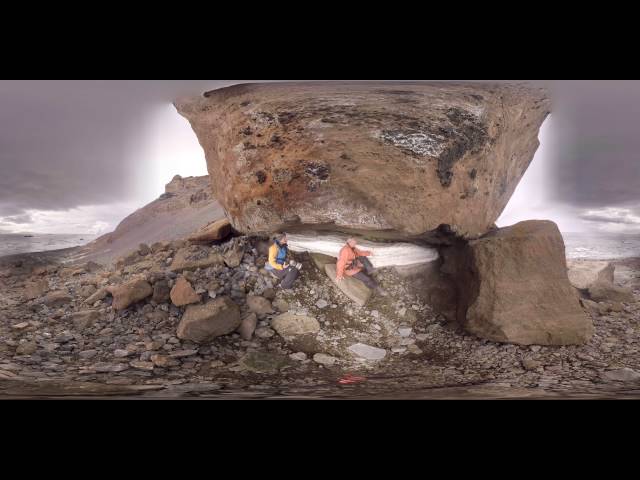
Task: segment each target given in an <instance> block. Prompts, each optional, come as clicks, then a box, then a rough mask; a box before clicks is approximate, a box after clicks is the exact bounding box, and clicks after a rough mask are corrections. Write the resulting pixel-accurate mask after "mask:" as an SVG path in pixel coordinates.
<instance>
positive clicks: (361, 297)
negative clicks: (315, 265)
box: [324, 263, 373, 306]
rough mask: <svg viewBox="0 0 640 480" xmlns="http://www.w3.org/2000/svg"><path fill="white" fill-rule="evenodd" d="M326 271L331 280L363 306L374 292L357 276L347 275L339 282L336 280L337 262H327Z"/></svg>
mask: <svg viewBox="0 0 640 480" xmlns="http://www.w3.org/2000/svg"><path fill="white" fill-rule="evenodd" d="M324 271H325V272H326V274H327V275H328V276H329V278H330V279H331V281H332V282H333V283H334V284H335V285H336V286H337V287H338V288H339V289H340V290H341V291H342V293H344V294H345V295H346V296H347V297H349V298H350V299H351V300H353V301H354V302H355V303H357V304H358V305H360V306H363V305H364V304H365V303H367V301H368V300H369V299H370V298H371V294H372V293H373V292H372V291H371V289H370V288H369V287H367V286H366V285H365V284H364V283H362V282H361V281H360V280H358V279H356V278H353V277H347V276H346V275H345V277H344V280H342V281H341V282H340V283H338V281H337V280H336V265H335V264H331V263H328V264H326V265H325V266H324Z"/></svg>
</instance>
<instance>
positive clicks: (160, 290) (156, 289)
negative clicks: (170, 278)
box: [151, 280, 171, 303]
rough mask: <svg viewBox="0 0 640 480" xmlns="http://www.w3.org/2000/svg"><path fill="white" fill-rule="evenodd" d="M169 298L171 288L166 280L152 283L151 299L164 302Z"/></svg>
mask: <svg viewBox="0 0 640 480" xmlns="http://www.w3.org/2000/svg"><path fill="white" fill-rule="evenodd" d="M170 299H171V288H169V283H168V282H167V281H166V280H158V281H157V282H156V283H154V284H153V296H152V297H151V300H153V301H154V302H156V303H166V302H168V301H169V300H170Z"/></svg>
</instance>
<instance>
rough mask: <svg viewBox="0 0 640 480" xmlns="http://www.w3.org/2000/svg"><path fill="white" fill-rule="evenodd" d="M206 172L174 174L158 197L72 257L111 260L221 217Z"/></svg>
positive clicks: (97, 260)
mask: <svg viewBox="0 0 640 480" xmlns="http://www.w3.org/2000/svg"><path fill="white" fill-rule="evenodd" d="M209 182H210V180H209V177H208V176H202V177H187V178H182V177H180V176H179V175H176V176H175V177H174V178H173V180H172V181H171V182H169V183H168V184H167V185H166V186H165V193H163V194H162V195H161V196H160V198H158V199H156V200H154V201H153V202H151V203H149V204H148V205H146V206H144V207H143V208H140V209H139V210H136V211H135V212H134V213H132V214H131V215H129V216H128V217H127V218H125V219H124V220H122V222H120V224H119V225H118V226H117V228H116V229H115V230H114V231H113V232H111V233H108V234H106V235H103V236H102V237H100V238H98V239H96V240H94V241H93V242H91V243H90V244H88V245H87V246H86V247H84V248H82V249H80V250H78V251H77V252H76V254H75V255H74V257H73V261H85V262H86V261H94V262H97V263H101V264H106V263H111V262H113V261H114V260H115V259H116V258H118V257H121V256H123V255H125V254H127V253H129V252H130V251H132V250H134V249H136V248H137V247H138V245H139V244H141V243H149V244H151V243H154V242H161V241H171V240H176V239H179V238H183V237H185V236H187V235H189V234H190V233H192V232H194V231H195V230H196V229H198V228H199V227H202V226H203V225H206V224H207V223H210V222H213V221H215V220H218V219H220V218H223V217H224V212H223V211H222V208H221V207H220V205H219V204H218V203H217V202H216V200H215V198H214V197H213V195H211V189H210V183H209Z"/></svg>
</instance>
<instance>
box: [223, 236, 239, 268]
mask: <svg viewBox="0 0 640 480" xmlns="http://www.w3.org/2000/svg"><path fill="white" fill-rule="evenodd" d="M242 257H244V246H243V245H242V244H240V243H239V242H238V243H235V244H234V245H233V246H232V247H231V248H230V249H229V250H227V251H226V252H225V253H224V263H225V265H226V266H227V267H229V268H236V267H237V266H239V265H240V263H241V262H242Z"/></svg>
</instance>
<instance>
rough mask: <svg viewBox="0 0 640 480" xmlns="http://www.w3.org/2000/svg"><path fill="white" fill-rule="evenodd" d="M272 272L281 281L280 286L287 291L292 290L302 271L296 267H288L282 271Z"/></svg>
mask: <svg viewBox="0 0 640 480" xmlns="http://www.w3.org/2000/svg"><path fill="white" fill-rule="evenodd" d="M271 271H272V272H273V273H274V275H275V276H276V277H278V278H279V279H280V286H281V287H282V288H284V289H285V290H288V289H290V288H291V287H292V286H293V282H295V281H296V278H298V275H300V270H298V269H297V268H295V267H287V268H284V269H282V270H271Z"/></svg>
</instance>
